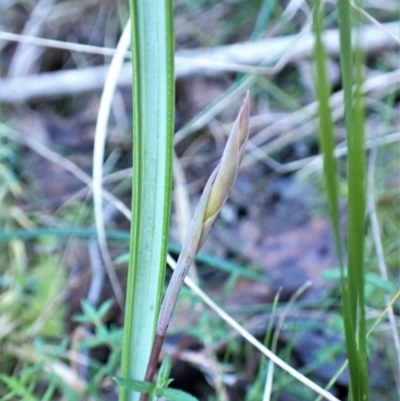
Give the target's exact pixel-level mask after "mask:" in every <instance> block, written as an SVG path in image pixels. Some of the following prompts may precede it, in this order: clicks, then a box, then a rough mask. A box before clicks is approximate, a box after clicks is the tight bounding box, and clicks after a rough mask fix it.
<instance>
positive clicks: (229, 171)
mask: <svg viewBox="0 0 400 401" xmlns="http://www.w3.org/2000/svg"><path fill="white" fill-rule="evenodd" d="M249 119H250V95H249V92H247V94H246V97H245V100H244V104H243V106H242V107H241V109H240V111H239V114H238V116H237V118H236V121H235V123H234V124H233V127H232V131H231V133H230V135H229V138H228V141H227V143H226V146H225V149H224V153H223V154H222V158H221V162H220V164H219V166H218V173H217V175H216V177H215V180H214V183H213V185H212V189H211V193H210V196H209V199H208V203H207V208H206V212H205V214H204V221H207V220H208V219H209V218H212V217H213V216H214V215H215V214H217V213H219V211H220V210H221V208H222V206H223V205H224V203H225V201H226V199H227V197H228V195H229V192H230V191H231V189H232V185H233V183H234V182H235V179H236V176H237V172H238V169H239V164H240V161H241V159H242V156H243V152H244V148H245V146H246V142H247V139H248V136H249Z"/></svg>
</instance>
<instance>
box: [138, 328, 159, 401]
mask: <svg viewBox="0 0 400 401" xmlns="http://www.w3.org/2000/svg"><path fill="white" fill-rule="evenodd" d="M164 338H165V335H163V336H160V335H159V334H157V333H156V337H155V339H154V344H153V349H152V350H151V354H150V359H149V364H148V365H147V370H146V375H145V377H144V380H145V381H147V382H152V381H153V380H154V375H155V374H156V371H157V365H158V359H159V357H160V352H161V347H162V345H163V343H164ZM148 399H149V394H144V393H142V394H141V395H140V399H139V401H148Z"/></svg>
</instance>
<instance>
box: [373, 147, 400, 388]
mask: <svg viewBox="0 0 400 401" xmlns="http://www.w3.org/2000/svg"><path fill="white" fill-rule="evenodd" d="M376 158H377V146H373V147H372V148H371V152H370V155H369V162H368V198H367V208H368V212H369V218H370V221H371V231H372V237H373V240H374V243H375V249H376V255H377V258H378V266H379V270H380V273H381V276H382V278H383V279H384V280H389V275H388V271H387V266H386V262H385V255H384V251H383V245H382V240H381V234H380V228H379V221H378V216H377V212H376V206H375V203H376V202H375V195H374V190H375V177H374V175H375V165H376ZM385 304H386V305H387V306H388V318H389V325H390V330H391V332H392V337H393V343H394V348H395V350H396V353H397V375H395V382H396V385H397V391H398V393H399V395H400V338H399V332H398V330H397V325H396V317H395V314H394V311H393V307H391V306H390V307H389V305H390V297H389V295H388V294H385Z"/></svg>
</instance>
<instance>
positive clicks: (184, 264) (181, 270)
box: [140, 92, 250, 401]
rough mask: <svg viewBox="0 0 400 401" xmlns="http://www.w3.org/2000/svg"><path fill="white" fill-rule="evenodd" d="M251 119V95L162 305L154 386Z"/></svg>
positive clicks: (151, 369)
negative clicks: (165, 345) (193, 269)
mask: <svg viewBox="0 0 400 401" xmlns="http://www.w3.org/2000/svg"><path fill="white" fill-rule="evenodd" d="M249 117H250V94H249V92H247V94H246V98H245V100H244V104H243V106H242V107H241V109H240V111H239V114H238V116H237V118H236V121H235V124H234V125H233V128H232V131H231V135H230V136H229V138H228V141H227V143H226V146H225V149H224V152H223V154H222V157H221V161H220V163H219V164H218V166H217V167H216V168H215V169H214V171H213V172H212V173H211V176H210V178H209V179H208V181H207V183H206V185H205V188H204V190H203V193H202V195H201V197H200V200H199V203H198V205H197V207H196V210H195V212H194V216H193V218H192V221H191V223H190V227H189V230H188V232H187V234H186V238H185V241H184V243H183V246H182V251H181V253H180V255H179V258H178V263H177V269H176V270H175V271H174V273H173V275H172V278H171V280H170V283H169V285H168V288H167V291H166V293H165V296H164V299H163V302H162V304H161V309H160V313H159V317H158V323H157V328H156V335H155V339H154V343H153V348H152V350H151V354H150V358H149V363H148V366H147V370H146V375H145V380H146V381H149V382H151V381H152V380H153V378H154V375H155V372H156V370H157V363H158V359H159V355H160V351H161V347H162V344H163V342H164V338H165V335H166V332H167V329H168V326H169V323H170V320H171V317H172V313H173V311H174V308H175V305H176V301H177V300H178V296H179V293H180V290H181V288H182V285H183V282H184V279H185V277H186V275H187V272H188V270H189V268H190V266H191V265H192V263H193V261H194V259H195V257H196V254H197V253H198V252H199V250H200V248H201V247H202V245H203V244H204V241H205V240H206V238H207V236H208V234H209V233H210V231H211V229H212V227H213V225H214V223H215V220H216V219H217V217H218V214H219V212H220V210H221V208H222V206H223V205H224V203H225V202H226V199H227V198H228V195H229V193H230V191H231V188H232V185H233V183H234V182H235V179H236V176H237V173H238V170H239V165H240V161H241V159H242V157H243V153H244V148H245V146H246V142H247V139H248V135H249ZM140 400H141V401H145V400H148V394H141V396H140Z"/></svg>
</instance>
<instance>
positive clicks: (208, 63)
mask: <svg viewBox="0 0 400 401" xmlns="http://www.w3.org/2000/svg"><path fill="white" fill-rule="evenodd" d="M0 40H8V41H10V42H19V43H27V44H31V45H36V46H41V47H50V48H54V49H61V50H69V51H71V52H79V53H87V54H98V55H101V56H114V55H115V53H116V49H113V48H110V47H100V46H93V45H85V44H81V43H73V42H64V41H61V40H55V39H47V38H38V37H35V36H29V35H23V34H18V33H13V32H5V31H0ZM125 57H126V58H131V57H132V54H131V52H130V51H126V52H125ZM175 63H176V64H177V66H178V69H179V70H178V74H177V75H178V76H185V75H187V73H185V68H188V69H193V68H195V69H198V68H209V69H211V70H217V71H231V72H243V73H249V74H270V71H271V69H270V68H268V67H262V66H254V65H246V64H238V63H232V62H228V61H226V62H224V61H213V60H211V59H208V58H201V57H196V58H195V59H193V60H192V59H190V58H188V57H180V56H179V55H177V56H175Z"/></svg>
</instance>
